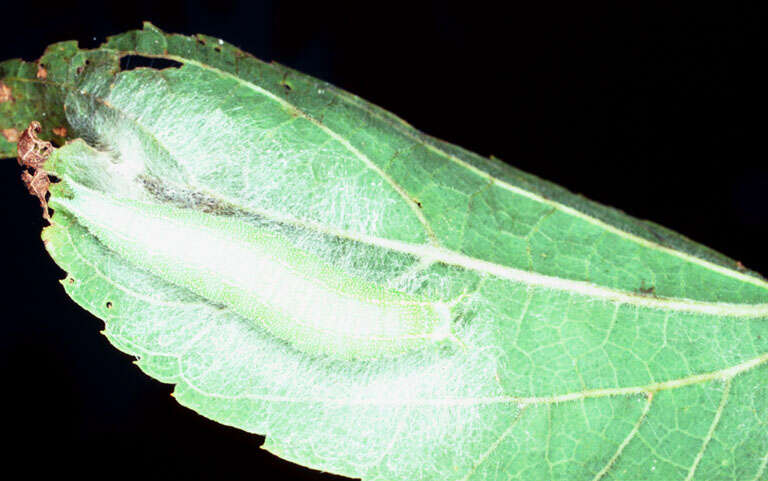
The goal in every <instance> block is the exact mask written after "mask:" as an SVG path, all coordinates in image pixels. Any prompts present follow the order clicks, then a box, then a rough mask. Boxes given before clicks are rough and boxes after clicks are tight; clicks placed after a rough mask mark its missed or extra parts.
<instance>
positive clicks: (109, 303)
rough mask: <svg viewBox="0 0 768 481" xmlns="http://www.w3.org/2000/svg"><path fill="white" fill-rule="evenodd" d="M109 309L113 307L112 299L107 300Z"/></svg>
mask: <svg viewBox="0 0 768 481" xmlns="http://www.w3.org/2000/svg"><path fill="white" fill-rule="evenodd" d="M107 309H112V301H107Z"/></svg>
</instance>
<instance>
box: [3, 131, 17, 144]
mask: <svg viewBox="0 0 768 481" xmlns="http://www.w3.org/2000/svg"><path fill="white" fill-rule="evenodd" d="M0 132H2V134H3V137H5V140H7V141H8V142H18V141H19V131H18V130H17V129H14V128H10V129H3V130H2V131H0Z"/></svg>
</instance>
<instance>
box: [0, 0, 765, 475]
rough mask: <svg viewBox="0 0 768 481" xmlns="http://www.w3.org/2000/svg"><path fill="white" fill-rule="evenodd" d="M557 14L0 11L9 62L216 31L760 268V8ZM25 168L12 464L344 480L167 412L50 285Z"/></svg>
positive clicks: (3, 214)
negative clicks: (48, 49)
mask: <svg viewBox="0 0 768 481" xmlns="http://www.w3.org/2000/svg"><path fill="white" fill-rule="evenodd" d="M569 3H572V2H568V3H565V2H564V4H563V5H557V4H547V5H538V4H540V2H522V3H521V4H520V5H518V6H515V7H513V8H512V9H510V10H502V9H500V8H499V7H497V8H490V7H489V6H487V5H483V4H481V3H479V2H463V4H462V5H463V6H456V7H452V6H448V5H447V4H444V2H423V3H418V2H416V1H413V2H411V3H409V4H406V5H395V4H390V3H387V2H370V3H369V2H359V5H358V6H350V5H345V6H335V5H334V4H332V3H326V2H315V3H313V4H307V5H305V4H302V3H300V2H295V1H292V2H264V3H257V2H236V1H233V0H213V1H190V2H183V1H178V0H177V1H160V0H154V1H144V0H136V1H117V2H110V1H103V2H99V3H95V4H91V3H87V2H78V1H66V0H61V1H59V2H57V3H55V4H50V5H47V4H45V3H44V2H42V3H40V2H38V3H33V2H14V3H13V4H10V5H9V4H8V3H7V2H3V4H2V6H0V17H2V20H1V22H2V27H0V59H5V58H10V57H23V58H25V59H27V60H33V59H36V58H37V57H38V56H39V55H40V54H41V53H42V51H43V49H44V48H45V46H46V45H48V44H50V43H52V42H56V41H60V40H66V39H78V40H80V42H81V45H83V46H96V45H97V44H98V42H100V41H102V40H103V38H104V37H105V36H106V35H110V34H113V33H118V32H121V31H124V30H127V29H133V28H140V26H141V21H142V20H145V19H146V20H151V21H152V22H153V23H155V24H156V25H157V26H158V27H160V28H162V29H165V30H166V31H170V32H180V33H186V34H193V33H198V32H199V33H206V34H209V35H212V36H216V37H221V38H224V39H226V40H228V41H229V42H231V43H234V44H235V45H238V46H240V47H241V48H243V49H244V50H246V51H249V52H251V53H253V54H255V55H256V56H258V57H260V58H262V59H265V60H276V61H278V62H281V63H283V64H286V65H289V66H291V67H293V68H296V69H298V70H300V71H303V72H306V73H308V74H311V75H314V76H317V77H320V78H322V79H325V80H328V81H330V82H332V83H334V84H336V85H338V86H339V87H342V88H345V89H347V90H349V91H351V92H353V93H356V94H358V95H360V96H362V97H363V98H366V99H368V100H370V101H372V102H374V103H376V104H378V105H380V106H382V107H384V108H386V109H388V110H391V111H393V112H395V113H397V114H398V115H400V116H401V117H403V118H404V119H406V120H407V121H408V122H410V123H412V124H413V125H415V126H416V127H417V128H420V129H422V130H424V131H426V132H427V133H429V134H432V135H435V136H437V137H440V138H443V139H446V140H448V141H451V142H454V143H456V144H459V145H462V146H464V147H466V148H469V149H471V150H474V151H476V152H479V153H481V154H484V155H490V154H493V155H495V156H497V157H500V158H501V159H504V160H505V161H507V162H509V163H510V164H512V165H514V166H516V167H519V168H521V169H523V170H526V171H528V172H532V173H535V174H537V175H539V176H541V177H544V178H546V179H549V180H552V181H554V182H556V183H558V184H561V185H564V186H566V187H568V188H570V189H571V190H574V191H576V192H580V193H582V194H584V195H586V196H587V197H590V198H592V199H595V200H597V201H599V202H602V203H605V204H609V205H612V206H615V207H618V208H621V209H623V210H625V211H626V212H628V213H629V214H631V215H634V216H637V217H640V218H645V219H651V220H653V221H656V222H658V223H661V224H663V225H665V226H667V227H670V228H672V229H674V230H676V231H679V232H681V233H683V234H685V235H687V236H689V237H691V238H693V239H695V240H697V241H699V242H702V243H704V244H706V245H708V246H710V247H713V248H715V249H716V250H719V251H721V252H724V253H725V254H727V255H729V256H731V257H733V258H735V259H737V260H740V261H742V262H743V263H744V264H745V265H746V266H747V267H749V268H752V269H755V270H757V271H762V272H764V273H768V253H766V249H765V244H766V234H767V233H768V213H766V209H765V205H766V202H765V195H766V190H768V167H766V148H765V139H766V135H765V127H766V122H765V112H766V109H765V107H766V103H765V101H764V100H765V99H764V90H765V88H766V85H768V83H766V78H765V76H764V75H762V71H761V70H762V68H763V67H764V64H765V61H766V52H767V51H768V50H766V46H767V45H766V34H765V30H766V22H765V20H766V18H765V16H764V15H763V14H762V12H759V11H758V10H757V9H756V8H754V7H753V6H750V5H744V4H738V3H736V2H729V3H722V4H721V6H720V7H717V8H711V7H707V6H704V5H701V4H699V5H697V6H696V7H695V8H685V7H670V6H664V7H653V6H644V7H626V6H622V7H616V6H613V7H610V6H606V5H598V4H593V6H591V7H584V6H582V5H569ZM573 3H577V2H573ZM578 3H580V2H578ZM622 3H641V2H622ZM643 3H644V2H643ZM366 4H367V5H366ZM533 4H537V5H538V6H534V5H533ZM644 4H645V3H644ZM755 5H756V3H755ZM18 174H19V170H18V166H17V165H16V163H15V162H13V161H10V160H8V161H5V162H2V163H0V195H1V196H2V202H0V225H2V226H4V227H3V236H2V237H3V240H4V243H5V251H4V254H3V256H2V261H1V262H2V264H1V265H2V266H3V274H4V275H3V278H4V282H5V284H6V285H5V287H4V289H3V291H2V293H3V294H2V311H0V312H2V313H3V314H2V318H3V324H2V334H0V376H1V377H0V383H1V384H0V386H1V387H0V392H1V393H2V396H0V398H1V399H2V403H3V405H2V411H0V413H2V416H3V420H4V423H3V438H4V439H5V441H6V443H8V444H7V445H6V448H5V450H4V451H3V452H2V454H1V455H0V459H2V458H5V459H4V466H3V467H4V468H5V470H7V469H9V468H11V467H21V468H22V469H24V470H25V472H27V473H28V475H29V476H31V477H36V475H38V474H43V473H44V472H45V473H46V474H51V473H55V474H58V475H67V474H75V475H78V476H81V477H87V476H89V475H90V476H100V477H106V478H112V477H114V476H115V475H116V474H117V475H120V474H122V475H131V476H132V477H142V478H145V477H146V478H155V477H158V478H159V477H164V478H166V479H169V478H176V477H177V476H178V477H182V476H184V477H191V478H198V477H208V478H221V479H248V480H258V479H284V478H286V477H288V478H289V479H329V480H330V479H334V478H335V477H333V476H330V475H319V474H316V473H315V472H312V471H309V470H307V469H304V468H301V467H298V466H294V465H292V464H289V463H286V462H283V461H280V460H279V459H277V458H276V457H274V456H272V455H270V454H268V453H265V452H264V451H262V450H259V449H258V446H259V445H260V443H261V439H260V438H258V437H256V436H252V435H249V434H246V433H244V432H241V431H238V430H236V429H232V428H227V427H224V426H220V425H218V424H216V423H214V422H212V421H209V420H207V419H205V418H203V417H201V416H198V415H197V414H195V413H193V412H191V411H189V410H187V409H186V408H183V407H180V406H179V405H177V404H176V402H175V401H174V400H173V399H172V398H171V397H170V396H169V393H170V392H171V387H170V386H168V385H163V384H161V383H159V382H156V381H154V380H151V379H149V378H148V377H146V376H145V375H144V374H143V373H141V372H140V371H139V369H138V368H136V367H135V366H134V365H133V364H132V363H131V358H130V357H129V356H126V355H124V354H121V353H120V352H118V351H117V350H115V349H114V348H112V347H111V346H110V345H109V344H108V342H107V340H106V339H105V338H104V337H102V336H101V335H99V331H100V330H101V328H102V323H101V321H99V320H97V319H96V318H94V317H92V316H91V315H89V314H88V313H86V312H85V311H83V310H82V309H80V308H79V307H77V306H76V305H75V304H74V303H72V302H71V301H69V300H68V298H67V297H66V295H65V294H64V292H63V289H61V288H60V287H59V286H58V285H57V284H56V282H57V280H58V279H60V278H62V277H63V272H62V271H61V270H59V269H58V267H56V266H55V264H54V263H53V262H52V261H51V260H50V259H49V258H48V256H47V255H45V253H44V250H43V246H42V244H41V242H40V239H39V231H40V229H41V227H42V225H43V221H42V220H41V218H40V210H39V206H38V205H37V202H36V200H35V199H34V198H32V197H30V196H28V195H27V194H26V192H25V190H24V188H23V186H22V185H21V183H20V182H19V181H18ZM9 448H10V449H9ZM5 470H4V471H5Z"/></svg>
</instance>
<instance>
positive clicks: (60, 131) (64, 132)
mask: <svg viewBox="0 0 768 481" xmlns="http://www.w3.org/2000/svg"><path fill="white" fill-rule="evenodd" d="M52 132H53V133H54V134H56V135H58V136H59V137H66V136H67V128H66V127H56V128H55V129H53V130H52Z"/></svg>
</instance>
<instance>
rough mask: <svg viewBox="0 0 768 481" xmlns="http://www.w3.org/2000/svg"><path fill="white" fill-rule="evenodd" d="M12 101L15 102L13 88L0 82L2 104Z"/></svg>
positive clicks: (0, 100)
mask: <svg viewBox="0 0 768 481" xmlns="http://www.w3.org/2000/svg"><path fill="white" fill-rule="evenodd" d="M11 100H13V96H12V95H11V88H10V87H9V86H7V85H5V84H4V83H3V82H0V104H1V103H3V102H10V101H11Z"/></svg>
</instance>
